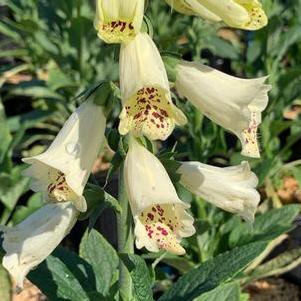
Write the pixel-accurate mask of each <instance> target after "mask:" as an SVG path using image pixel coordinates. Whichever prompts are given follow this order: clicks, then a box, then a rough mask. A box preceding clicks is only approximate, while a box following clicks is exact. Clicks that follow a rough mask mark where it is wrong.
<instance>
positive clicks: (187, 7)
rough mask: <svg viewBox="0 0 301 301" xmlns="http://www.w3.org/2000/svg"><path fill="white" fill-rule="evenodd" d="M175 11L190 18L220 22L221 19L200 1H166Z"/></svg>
mask: <svg viewBox="0 0 301 301" xmlns="http://www.w3.org/2000/svg"><path fill="white" fill-rule="evenodd" d="M165 1H166V2H167V3H168V4H169V5H170V6H171V7H172V8H173V9H175V10H176V11H178V12H179V13H182V14H185V15H188V16H192V15H194V16H200V17H202V18H204V19H206V20H209V21H214V22H218V21H221V18H220V17H219V16H217V15H216V14H214V13H213V12H211V11H210V10H208V9H207V8H206V7H205V6H203V5H202V4H201V3H199V1H198V0H165Z"/></svg>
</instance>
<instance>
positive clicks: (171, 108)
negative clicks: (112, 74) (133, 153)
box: [119, 33, 186, 140]
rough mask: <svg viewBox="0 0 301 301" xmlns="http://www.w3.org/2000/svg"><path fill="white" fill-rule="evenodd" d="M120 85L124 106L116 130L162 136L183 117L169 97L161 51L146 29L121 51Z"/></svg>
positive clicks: (138, 134)
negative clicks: (145, 31)
mask: <svg viewBox="0 0 301 301" xmlns="http://www.w3.org/2000/svg"><path fill="white" fill-rule="evenodd" d="M120 89H121V96H122V101H123V106H124V107H123V110H122V112H121V114H120V124H119V132H120V133H121V135H125V134H127V133H128V132H132V134H133V135H135V136H141V135H145V136H147V137H148V138H149V139H151V140H155V139H161V140H165V139H166V138H167V137H168V136H169V135H170V134H171V132H172V131H173V129H174V127H175V124H178V125H183V124H185V123H186V117H185V115H184V114H183V113H182V111H181V110H179V109H178V108H177V107H176V106H175V105H174V104H173V103H172V100H171V96H170V90H169V82H168V78H167V75H166V71H165V67H164V64H163V61H162V59H161V56H160V53H159V51H158V49H157V47H156V45H155V44H154V42H153V41H152V39H151V38H150V37H149V36H148V34H146V33H140V34H138V35H137V36H136V38H135V39H134V40H133V41H132V42H130V43H129V44H127V45H122V46H121V51H120Z"/></svg>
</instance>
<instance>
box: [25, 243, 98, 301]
mask: <svg viewBox="0 0 301 301" xmlns="http://www.w3.org/2000/svg"><path fill="white" fill-rule="evenodd" d="M28 279H29V280H30V281H31V282H32V283H34V284H35V285H36V286H38V287H39V289H40V290H41V291H42V292H43V293H44V294H45V295H46V296H47V297H48V298H49V299H50V300H51V301H63V300H70V301H90V300H91V299H90V298H89V294H91V293H95V292H96V283H95V275H94V273H93V270H92V267H91V265H90V264H89V263H88V262H86V261H85V260H84V259H82V258H80V257H79V256H77V255H76V254H75V253H73V252H70V251H67V250H66V249H63V248H58V249H57V250H56V251H55V252H54V253H53V255H50V256H49V257H48V258H47V259H46V261H44V262H43V263H41V264H40V265H39V266H38V267H37V268H36V269H35V270H33V271H31V272H30V273H29V275H28Z"/></svg>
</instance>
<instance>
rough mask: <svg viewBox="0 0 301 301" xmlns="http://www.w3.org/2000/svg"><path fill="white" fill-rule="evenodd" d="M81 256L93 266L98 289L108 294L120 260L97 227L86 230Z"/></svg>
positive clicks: (81, 245) (81, 246) (103, 293)
mask: <svg viewBox="0 0 301 301" xmlns="http://www.w3.org/2000/svg"><path fill="white" fill-rule="evenodd" d="M80 256H81V257H82V258H84V259H85V260H86V261H87V262H89V263H90V264H91V266H92V267H93V270H94V273H95V277H96V288H97V291H98V292H100V293H102V295H104V296H105V295H107V294H108V292H109V289H110V286H111V283H112V280H113V276H114V274H115V273H116V270H117V267H118V264H119V260H118V256H117V253H116V251H115V250H114V248H113V247H112V246H111V245H110V244H109V243H108V242H107V241H106V239H105V238H104V237H103V236H102V235H101V234H100V233H99V232H97V231H96V230H95V229H92V230H91V231H86V233H85V235H84V236H83V238H82V241H81V243H80Z"/></svg>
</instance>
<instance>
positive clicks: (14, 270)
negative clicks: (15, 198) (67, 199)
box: [2, 203, 78, 288]
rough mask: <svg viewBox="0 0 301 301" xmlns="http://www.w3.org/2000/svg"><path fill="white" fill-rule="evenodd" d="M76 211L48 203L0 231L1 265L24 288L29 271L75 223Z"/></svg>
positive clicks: (63, 204) (58, 204) (62, 204)
mask: <svg viewBox="0 0 301 301" xmlns="http://www.w3.org/2000/svg"><path fill="white" fill-rule="evenodd" d="M77 216H78V211H77V210H76V209H75V208H74V206H73V205H72V204H71V203H57V204H48V205H45V206H44V207H42V208H41V209H39V210H37V211H36V212H34V213H33V214H32V215H30V216H29V217H27V218H26V219H25V220H24V221H23V222H21V223H20V224H18V225H17V226H15V227H12V228H6V229H5V230H4V234H3V238H4V241H3V248H4V250H5V252H6V254H5V256H4V257H3V260H2V264H3V266H4V267H5V268H6V269H7V270H8V272H9V273H10V274H11V276H12V277H13V278H14V279H15V281H16V283H17V286H18V287H19V288H23V280H24V278H25V277H26V275H27V274H28V272H29V271H30V270H31V269H33V268H34V267H36V266H37V265H38V264H40V263H41V262H42V261H43V260H44V259H46V257H47V256H48V255H49V254H51V253H52V251H53V250H54V249H55V248H56V247H57V246H58V244H59V243H60V242H61V241H62V239H63V238H64V237H65V236H66V235H67V234H68V233H69V231H70V230H71V229H72V227H73V226H74V224H75V222H76V219H77Z"/></svg>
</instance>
